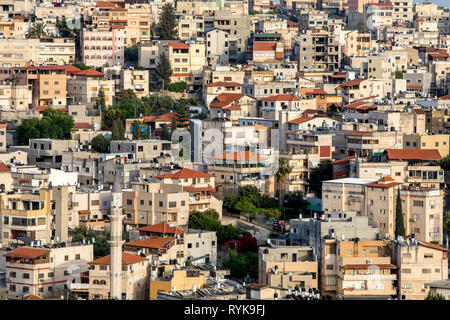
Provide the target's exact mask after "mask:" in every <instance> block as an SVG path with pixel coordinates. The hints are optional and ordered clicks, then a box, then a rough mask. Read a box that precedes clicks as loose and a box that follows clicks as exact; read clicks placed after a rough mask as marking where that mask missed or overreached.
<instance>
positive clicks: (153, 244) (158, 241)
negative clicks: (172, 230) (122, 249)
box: [124, 237, 175, 249]
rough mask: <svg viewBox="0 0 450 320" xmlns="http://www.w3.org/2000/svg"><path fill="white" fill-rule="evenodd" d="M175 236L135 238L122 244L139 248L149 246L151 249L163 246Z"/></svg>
mask: <svg viewBox="0 0 450 320" xmlns="http://www.w3.org/2000/svg"><path fill="white" fill-rule="evenodd" d="M174 239H175V238H170V237H168V238H147V239H142V240H136V241H132V242H126V243H125V244H124V245H126V246H133V247H140V248H151V249H160V248H162V247H164V246H165V245H166V244H168V243H170V242H171V241H173V240H174Z"/></svg>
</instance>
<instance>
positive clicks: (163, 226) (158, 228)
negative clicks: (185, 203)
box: [138, 222, 186, 234]
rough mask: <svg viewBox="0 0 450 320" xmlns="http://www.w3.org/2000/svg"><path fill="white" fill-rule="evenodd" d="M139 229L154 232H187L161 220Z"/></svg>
mask: <svg viewBox="0 0 450 320" xmlns="http://www.w3.org/2000/svg"><path fill="white" fill-rule="evenodd" d="M138 230H139V231H145V232H153V233H171V234H182V233H185V232H186V231H184V230H183V229H180V228H177V227H175V226H170V225H169V224H168V223H167V222H161V223H158V224H154V225H151V226H146V227H142V228H139V229H138Z"/></svg>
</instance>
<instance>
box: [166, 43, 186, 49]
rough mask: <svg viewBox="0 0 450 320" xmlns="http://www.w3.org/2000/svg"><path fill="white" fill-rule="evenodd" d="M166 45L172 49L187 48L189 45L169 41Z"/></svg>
mask: <svg viewBox="0 0 450 320" xmlns="http://www.w3.org/2000/svg"><path fill="white" fill-rule="evenodd" d="M167 46H169V47H172V48H174V49H189V45H188V44H186V43H182V42H171V43H169V44H167Z"/></svg>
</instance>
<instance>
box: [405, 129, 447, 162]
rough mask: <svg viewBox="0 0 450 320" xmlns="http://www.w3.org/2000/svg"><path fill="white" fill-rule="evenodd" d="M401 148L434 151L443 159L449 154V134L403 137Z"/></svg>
mask: <svg viewBox="0 0 450 320" xmlns="http://www.w3.org/2000/svg"><path fill="white" fill-rule="evenodd" d="M403 148H405V149H409V148H417V149H436V150H438V151H439V154H440V155H441V157H443V158H444V157H446V156H447V155H448V154H449V152H450V134H433V135H431V134H411V135H407V136H403Z"/></svg>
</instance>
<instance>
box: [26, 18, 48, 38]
mask: <svg viewBox="0 0 450 320" xmlns="http://www.w3.org/2000/svg"><path fill="white" fill-rule="evenodd" d="M45 27H46V25H45V23H44V22H35V23H34V24H33V26H32V27H31V28H30V30H29V31H28V34H27V38H33V39H36V38H43V37H45V36H46V35H47V33H46V32H45Z"/></svg>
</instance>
